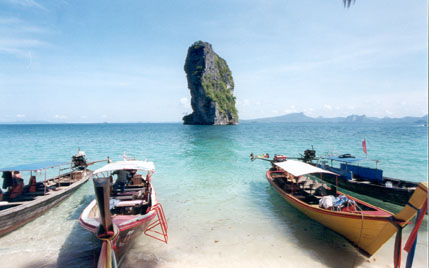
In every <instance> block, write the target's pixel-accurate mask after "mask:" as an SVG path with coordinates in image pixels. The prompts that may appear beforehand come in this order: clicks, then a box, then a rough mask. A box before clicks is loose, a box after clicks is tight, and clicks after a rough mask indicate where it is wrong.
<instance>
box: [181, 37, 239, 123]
mask: <svg viewBox="0 0 429 268" xmlns="http://www.w3.org/2000/svg"><path fill="white" fill-rule="evenodd" d="M185 72H186V77H187V79H188V87H189V89H190V91H191V96H192V98H191V106H192V109H193V113H191V114H189V115H186V116H184V117H183V123H184V124H194V125H232V124H238V114H237V109H236V108H235V97H234V96H233V91H234V80H233V79H232V74H231V71H230V70H229V68H228V65H227V63H226V61H225V60H224V59H222V58H221V57H219V55H217V54H216V53H215V52H214V51H213V48H212V45H211V44H209V43H207V42H202V41H197V42H195V43H194V44H193V45H192V46H190V47H189V49H188V55H187V57H186V62H185Z"/></svg>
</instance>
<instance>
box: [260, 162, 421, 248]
mask: <svg viewBox="0 0 429 268" xmlns="http://www.w3.org/2000/svg"><path fill="white" fill-rule="evenodd" d="M315 173H320V174H323V173H332V172H329V171H326V170H323V169H319V168H317V167H314V166H311V165H309V164H306V163H303V162H299V161H293V160H287V161H285V162H282V163H275V167H274V168H271V169H270V170H268V171H267V180H268V181H269V183H270V184H271V185H272V186H273V187H274V189H275V190H276V191H277V192H278V193H279V194H280V195H281V196H282V197H283V198H284V199H285V200H286V202H288V203H289V204H290V205H292V206H293V207H295V208H296V209H298V210H299V211H301V212H302V213H303V214H305V215H307V216H308V217H310V218H311V219H313V220H315V221H318V222H319V223H321V224H323V225H324V226H326V227H328V228H329V229H331V230H333V231H335V232H337V233H338V234H340V235H342V236H343V237H345V238H346V239H347V240H348V241H350V242H351V243H352V244H353V245H354V246H356V247H357V248H358V249H359V251H361V252H362V253H363V254H365V255H367V256H371V255H373V254H374V253H375V252H377V250H378V249H380V248H381V247H382V246H383V244H385V243H386V242H387V241H388V240H389V239H390V238H391V237H392V236H393V235H394V234H395V233H396V232H397V231H398V228H402V227H404V226H405V225H406V224H407V223H408V222H409V221H410V220H411V219H412V218H413V217H414V216H415V215H416V213H417V210H419V209H421V208H422V206H423V204H424V203H425V202H426V200H427V183H420V184H419V186H418V188H417V189H416V191H415V192H414V194H413V196H412V197H411V199H410V201H409V203H408V204H407V205H406V206H405V207H404V208H403V210H402V211H401V212H399V213H398V214H396V215H394V214H393V213H391V212H389V211H386V210H383V209H382V208H379V207H376V206H373V205H371V204H368V203H366V202H364V201H361V200H359V199H357V198H354V197H351V196H348V195H344V194H342V193H340V192H337V191H336V190H335V189H331V188H329V187H327V186H326V187H325V186H323V184H322V183H319V185H322V186H323V187H325V188H326V189H325V190H326V191H325V194H320V195H319V194H316V190H315V189H312V186H309V185H310V184H307V182H308V180H307V179H310V178H307V179H304V178H305V177H306V176H309V174H315ZM319 190H320V189H319ZM332 190H333V191H332ZM330 191H331V192H330ZM328 194H330V195H331V196H333V197H335V196H339V197H341V196H343V197H341V198H344V200H345V203H343V207H335V206H334V205H332V206H331V207H328V208H325V207H322V206H321V202H320V200H321V198H322V197H323V196H322V195H325V196H327V195H328ZM341 198H340V199H341ZM344 204H345V205H344Z"/></svg>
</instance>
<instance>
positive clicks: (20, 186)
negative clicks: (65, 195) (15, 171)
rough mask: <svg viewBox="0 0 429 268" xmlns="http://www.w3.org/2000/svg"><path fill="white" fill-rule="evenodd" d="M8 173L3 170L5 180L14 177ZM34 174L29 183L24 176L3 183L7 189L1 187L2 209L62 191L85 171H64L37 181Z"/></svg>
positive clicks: (0, 206)
mask: <svg viewBox="0 0 429 268" xmlns="http://www.w3.org/2000/svg"><path fill="white" fill-rule="evenodd" d="M5 173H6V174H5ZM7 173H11V172H3V174H4V176H3V178H4V179H5V180H6V178H7V177H9V176H10V177H11V178H12V176H11V174H7ZM33 174H34V173H32V174H31V175H30V177H29V180H28V183H27V184H24V180H23V179H22V178H13V179H11V180H10V183H9V184H3V186H6V187H5V188H7V191H6V192H4V193H3V192H2V191H1V189H0V210H4V209H8V208H10V207H16V206H18V205H21V204H25V203H26V202H29V201H33V200H37V199H38V197H41V196H45V195H48V194H49V193H50V192H52V191H60V190H62V189H65V188H67V187H68V186H70V185H71V184H73V183H75V182H76V181H79V180H80V179H82V177H83V171H81V170H79V171H73V172H71V173H70V172H68V173H64V174H61V175H60V176H57V177H54V178H50V179H47V180H44V181H37V178H36V176H35V175H33Z"/></svg>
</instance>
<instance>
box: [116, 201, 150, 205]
mask: <svg viewBox="0 0 429 268" xmlns="http://www.w3.org/2000/svg"><path fill="white" fill-rule="evenodd" d="M147 203H148V202H147V201H144V200H129V201H120V202H119V203H117V204H116V205H115V207H135V206H142V205H146V204H147Z"/></svg>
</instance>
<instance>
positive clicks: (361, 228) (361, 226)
mask: <svg viewBox="0 0 429 268" xmlns="http://www.w3.org/2000/svg"><path fill="white" fill-rule="evenodd" d="M356 207H357V208H358V209H359V210H360V215H361V224H360V233H359V239H358V242H357V251H356V254H355V257H354V258H353V266H352V267H355V262H356V257H357V256H358V252H359V244H360V239H361V238H362V232H363V222H364V221H363V220H364V218H363V213H362V209H361V208H360V207H359V205H358V204H356Z"/></svg>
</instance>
